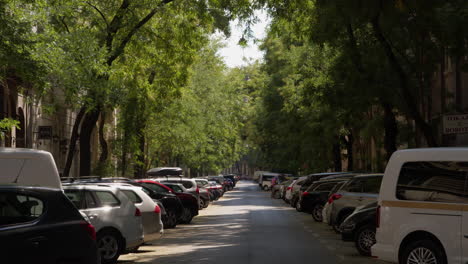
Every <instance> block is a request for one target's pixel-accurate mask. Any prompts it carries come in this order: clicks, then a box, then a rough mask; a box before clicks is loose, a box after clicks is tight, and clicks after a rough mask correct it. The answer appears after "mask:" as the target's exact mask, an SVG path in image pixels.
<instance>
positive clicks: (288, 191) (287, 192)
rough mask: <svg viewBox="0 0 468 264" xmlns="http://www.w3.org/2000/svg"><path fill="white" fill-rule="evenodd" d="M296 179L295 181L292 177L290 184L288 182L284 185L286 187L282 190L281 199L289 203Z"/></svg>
mask: <svg viewBox="0 0 468 264" xmlns="http://www.w3.org/2000/svg"><path fill="white" fill-rule="evenodd" d="M296 181H297V179H294V180H293V181H292V182H291V184H289V185H288V186H286V188H285V189H284V190H283V191H284V194H283V200H284V201H285V202H286V203H290V202H291V199H292V192H293V187H294V184H295V183H296Z"/></svg>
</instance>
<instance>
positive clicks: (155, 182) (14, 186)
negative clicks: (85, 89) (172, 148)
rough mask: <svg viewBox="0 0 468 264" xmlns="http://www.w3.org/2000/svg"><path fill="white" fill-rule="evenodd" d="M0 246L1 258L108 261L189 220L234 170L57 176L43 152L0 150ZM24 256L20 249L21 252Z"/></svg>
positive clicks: (230, 181)
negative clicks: (186, 175) (138, 176)
mask: <svg viewBox="0 0 468 264" xmlns="http://www.w3.org/2000/svg"><path fill="white" fill-rule="evenodd" d="M0 167H1V168H2V169H1V170H0V248H2V252H3V253H2V260H3V261H5V263H83V264H84V263H86V264H92V263H106V264H107V263H115V262H116V261H117V259H118V258H119V256H120V255H121V254H125V253H129V252H136V251H137V250H138V248H139V247H140V246H141V245H143V244H144V243H147V242H150V241H154V240H157V239H160V238H161V237H162V235H163V233H164V229H168V228H174V227H176V226H177V225H178V224H189V223H190V222H191V221H192V218H193V217H195V216H196V215H198V212H199V210H202V209H204V208H206V207H208V206H209V204H210V202H212V201H215V200H217V199H219V198H220V197H222V196H223V194H224V192H225V191H228V190H230V189H232V188H233V187H234V186H235V183H236V178H235V177H233V175H226V176H225V177H224V176H213V177H209V178H183V177H182V176H181V174H182V170H181V169H180V168H155V169H151V170H149V171H148V172H147V176H148V178H147V179H138V180H134V179H127V178H101V177H84V178H78V179H70V178H68V179H62V180H61V179H60V178H59V175H58V172H57V169H56V167H55V163H54V161H53V158H52V156H51V155H50V153H48V152H43V151H36V150H25V149H0ZM24 253H27V254H24Z"/></svg>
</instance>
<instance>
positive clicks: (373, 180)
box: [363, 177, 382, 193]
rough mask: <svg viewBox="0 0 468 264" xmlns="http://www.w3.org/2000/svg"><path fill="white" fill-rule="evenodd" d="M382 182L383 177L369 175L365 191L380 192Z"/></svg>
mask: <svg viewBox="0 0 468 264" xmlns="http://www.w3.org/2000/svg"><path fill="white" fill-rule="evenodd" d="M381 182H382V177H369V178H366V179H365V181H364V186H363V192H365V193H379V192H380V183H381Z"/></svg>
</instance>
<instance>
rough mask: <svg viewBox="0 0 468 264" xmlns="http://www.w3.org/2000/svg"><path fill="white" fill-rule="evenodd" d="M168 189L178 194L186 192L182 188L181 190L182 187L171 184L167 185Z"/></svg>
mask: <svg viewBox="0 0 468 264" xmlns="http://www.w3.org/2000/svg"><path fill="white" fill-rule="evenodd" d="M167 187H169V188H171V189H172V190H173V191H174V192H177V193H181V192H184V190H182V188H180V186H179V185H176V184H169V185H167Z"/></svg>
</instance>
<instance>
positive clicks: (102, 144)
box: [98, 111, 109, 176]
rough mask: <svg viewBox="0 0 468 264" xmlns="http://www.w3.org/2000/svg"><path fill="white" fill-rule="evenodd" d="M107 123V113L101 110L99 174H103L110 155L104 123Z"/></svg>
mask: <svg viewBox="0 0 468 264" xmlns="http://www.w3.org/2000/svg"><path fill="white" fill-rule="evenodd" d="M105 123H106V113H105V112H104V111H103V112H101V120H100V122H99V146H100V147H101V155H100V156H99V164H98V168H99V169H100V171H99V174H100V176H102V173H104V168H105V167H106V163H107V158H108V156H109V148H108V145H107V141H106V137H105V134H104V125H105Z"/></svg>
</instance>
